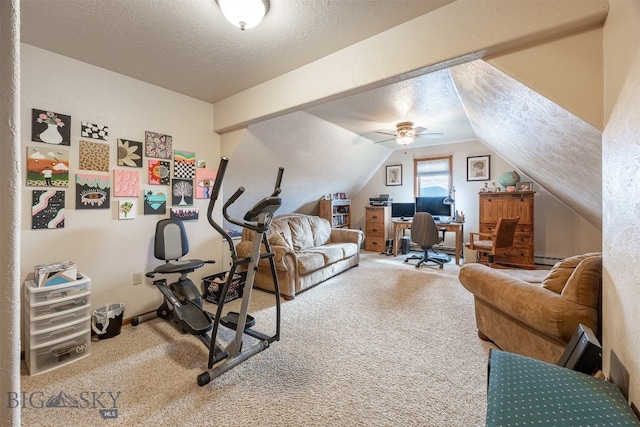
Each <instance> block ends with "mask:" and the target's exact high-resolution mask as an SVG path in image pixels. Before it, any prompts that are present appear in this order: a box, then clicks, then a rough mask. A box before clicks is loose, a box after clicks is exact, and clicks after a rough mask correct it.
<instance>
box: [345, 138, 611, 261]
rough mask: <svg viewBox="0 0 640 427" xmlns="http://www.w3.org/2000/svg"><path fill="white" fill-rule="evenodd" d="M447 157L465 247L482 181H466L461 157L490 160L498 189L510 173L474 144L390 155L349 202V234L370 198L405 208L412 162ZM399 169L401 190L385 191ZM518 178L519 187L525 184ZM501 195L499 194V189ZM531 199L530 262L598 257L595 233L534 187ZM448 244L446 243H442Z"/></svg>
mask: <svg viewBox="0 0 640 427" xmlns="http://www.w3.org/2000/svg"><path fill="white" fill-rule="evenodd" d="M443 155H453V166H452V167H453V185H454V186H455V188H456V209H457V210H458V211H462V212H464V214H465V225H464V227H465V228H464V240H465V242H468V241H469V231H479V230H478V229H479V227H478V225H479V223H478V221H479V218H478V213H479V212H478V206H479V198H478V192H479V190H480V188H481V187H483V186H484V181H467V157H470V156H483V155H490V156H491V162H490V163H491V179H490V180H489V181H488V183H489V185H491V184H492V183H494V182H495V184H496V185H497V186H500V175H502V174H503V173H504V172H508V171H512V170H514V167H513V166H512V165H510V164H509V163H507V162H506V161H505V160H504V159H502V158H501V157H500V156H498V155H497V154H496V153H495V152H494V151H492V150H491V149H489V148H488V147H487V146H486V145H484V144H483V143H481V142H479V141H470V142H463V143H458V144H450V145H434V146H431V147H425V148H415V149H406V150H398V151H394V152H393V153H392V154H391V155H390V156H389V158H388V159H387V160H386V161H385V162H384V165H382V167H380V168H379V169H378V170H377V171H376V172H375V174H374V176H373V178H372V179H371V180H370V181H369V182H368V183H367V184H366V185H365V186H364V188H363V189H362V191H361V192H360V193H358V195H357V196H356V197H354V200H353V211H352V212H353V213H352V218H353V222H354V226H355V228H360V229H362V230H365V229H366V227H365V219H364V218H365V217H364V213H365V207H366V206H367V205H368V204H369V198H370V197H376V196H378V195H379V194H389V196H390V197H391V198H393V200H394V201H396V202H408V201H412V200H413V198H414V179H413V177H414V170H413V168H414V164H413V163H414V159H419V158H425V157H430V156H443ZM397 164H401V165H402V175H403V177H402V186H392V187H387V186H386V185H385V172H386V166H388V165H397ZM518 173H519V174H520V178H521V181H531V179H530V178H528V177H527V176H526V175H524V174H522V173H521V172H520V171H518ZM502 190H503V191H504V188H502ZM534 190H535V191H536V196H535V236H534V239H535V248H534V254H535V256H536V257H545V258H551V259H550V260H545V258H538V259H536V262H540V263H545V264H548V263H550V264H553V263H554V262H555V261H554V260H553V258H565V257H568V256H571V255H575V254H579V253H586V252H591V251H600V250H602V247H601V244H602V243H601V237H602V235H601V233H600V231H599V230H597V229H595V228H594V227H593V226H592V225H590V224H589V223H588V222H587V221H585V220H584V219H583V218H581V217H580V216H579V215H577V214H576V213H575V212H573V211H572V210H570V209H569V208H567V207H566V206H565V205H563V204H562V203H560V202H559V201H558V200H557V199H555V198H554V197H553V196H551V195H550V194H549V193H548V192H547V191H545V190H544V189H543V188H540V187H539V186H538V185H536V183H534ZM447 238H449V237H447Z"/></svg>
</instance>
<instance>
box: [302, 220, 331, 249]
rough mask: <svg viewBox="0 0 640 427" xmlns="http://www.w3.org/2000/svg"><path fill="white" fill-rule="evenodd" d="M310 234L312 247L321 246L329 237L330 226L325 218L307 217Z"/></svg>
mask: <svg viewBox="0 0 640 427" xmlns="http://www.w3.org/2000/svg"><path fill="white" fill-rule="evenodd" d="M307 219H308V220H309V226H310V227H311V234H313V246H322V245H325V244H326V243H327V242H328V241H329V237H331V224H330V223H329V221H327V220H326V219H325V218H321V217H319V216H308V217H307Z"/></svg>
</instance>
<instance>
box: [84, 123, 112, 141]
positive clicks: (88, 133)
mask: <svg viewBox="0 0 640 427" xmlns="http://www.w3.org/2000/svg"><path fill="white" fill-rule="evenodd" d="M80 136H81V137H82V138H91V139H101V140H103V141H106V140H107V138H109V126H105V125H98V124H95V123H87V122H82V125H81V127H80Z"/></svg>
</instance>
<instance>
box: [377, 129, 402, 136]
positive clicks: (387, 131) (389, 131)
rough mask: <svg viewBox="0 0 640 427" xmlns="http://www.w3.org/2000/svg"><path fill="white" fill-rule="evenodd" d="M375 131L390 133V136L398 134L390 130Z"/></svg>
mask: <svg viewBox="0 0 640 427" xmlns="http://www.w3.org/2000/svg"><path fill="white" fill-rule="evenodd" d="M375 133H381V134H382V135H390V136H397V135H398V134H397V133H396V132H394V131H392V130H377V131H375Z"/></svg>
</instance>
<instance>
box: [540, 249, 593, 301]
mask: <svg viewBox="0 0 640 427" xmlns="http://www.w3.org/2000/svg"><path fill="white" fill-rule="evenodd" d="M593 256H600V253H598V252H592V253H587V254H582V255H575V256H572V257H569V258H565V259H563V260H562V261H558V262H557V263H555V265H554V266H553V268H552V269H551V270H550V271H549V273H548V274H547V276H546V277H545V278H544V280H543V281H542V287H543V288H545V289H549V290H550V291H553V292H555V293H557V294H559V293H562V290H563V289H564V287H565V286H566V284H567V281H568V280H569V277H571V275H572V274H573V273H574V271H575V269H576V267H577V266H578V264H580V262H582V261H583V260H584V259H586V258H591V257H593Z"/></svg>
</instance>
